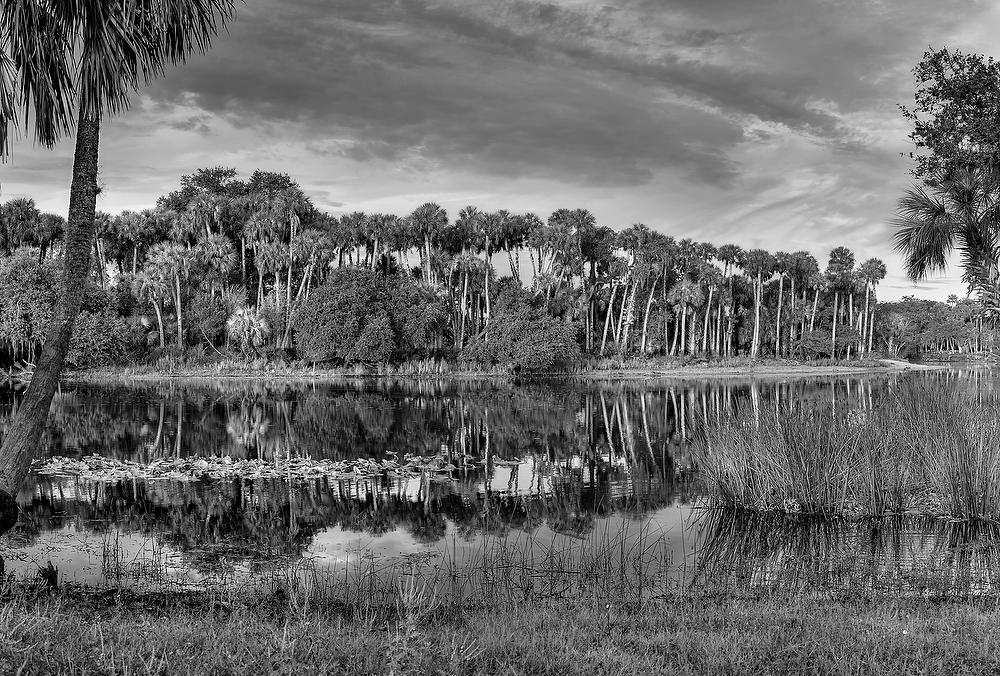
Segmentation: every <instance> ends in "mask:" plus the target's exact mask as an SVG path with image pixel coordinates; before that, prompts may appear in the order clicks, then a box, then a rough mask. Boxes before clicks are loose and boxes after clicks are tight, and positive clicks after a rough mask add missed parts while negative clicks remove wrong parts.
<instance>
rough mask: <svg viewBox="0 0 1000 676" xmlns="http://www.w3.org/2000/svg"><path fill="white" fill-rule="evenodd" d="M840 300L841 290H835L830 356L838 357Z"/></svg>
mask: <svg viewBox="0 0 1000 676" xmlns="http://www.w3.org/2000/svg"><path fill="white" fill-rule="evenodd" d="M839 302H840V292H839V291H834V292H833V331H832V332H831V334H830V356H831V357H832V358H833V359H836V358H837V304H838V303H839Z"/></svg>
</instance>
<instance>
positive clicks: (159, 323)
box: [153, 298, 167, 348]
mask: <svg viewBox="0 0 1000 676" xmlns="http://www.w3.org/2000/svg"><path fill="white" fill-rule="evenodd" d="M153 310H155V311H156V328H157V330H158V331H159V334H160V347H161V348H163V347H166V346H167V337H166V334H165V333H164V331H163V310H161V309H160V300H159V299H158V298H154V299H153Z"/></svg>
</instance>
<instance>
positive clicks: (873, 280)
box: [858, 258, 886, 354]
mask: <svg viewBox="0 0 1000 676" xmlns="http://www.w3.org/2000/svg"><path fill="white" fill-rule="evenodd" d="M885 273H886V269H885V263H883V262H882V261H881V260H879V259H878V258H869V259H868V260H866V261H865V262H864V263H862V264H861V266H860V267H859V268H858V275H859V276H860V278H861V281H863V282H864V284H865V315H864V319H863V320H862V324H861V342H860V350H859V352H860V353H862V354H863V353H864V351H865V349H867V350H868V351H869V352H871V349H872V329H873V328H874V325H875V311H874V306H873V304H872V303H871V298H872V296H874V294H875V287H876V286H877V285H878V283H879V282H881V281H882V280H883V279H885Z"/></svg>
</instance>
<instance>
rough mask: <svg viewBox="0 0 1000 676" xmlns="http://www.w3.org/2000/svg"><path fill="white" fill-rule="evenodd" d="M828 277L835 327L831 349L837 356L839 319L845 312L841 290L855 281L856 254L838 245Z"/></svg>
mask: <svg viewBox="0 0 1000 676" xmlns="http://www.w3.org/2000/svg"><path fill="white" fill-rule="evenodd" d="M826 278H827V280H828V282H829V284H830V288H831V289H833V328H832V331H831V333H830V346H831V347H830V349H831V355H830V356H832V357H834V358H836V357H837V319H838V317H839V315H840V314H841V313H842V312H843V308H842V307H839V303H840V292H841V291H844V290H849V289H850V287H851V286H852V284H853V281H854V254H853V253H851V250H850V249H848V248H847V247H843V246H838V247H837V248H835V249H834V250H833V251H831V252H830V261H829V263H827V266H826Z"/></svg>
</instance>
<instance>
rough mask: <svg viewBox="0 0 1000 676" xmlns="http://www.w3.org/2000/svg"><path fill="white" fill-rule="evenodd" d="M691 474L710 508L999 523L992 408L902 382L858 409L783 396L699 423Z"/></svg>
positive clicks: (986, 401)
mask: <svg viewBox="0 0 1000 676" xmlns="http://www.w3.org/2000/svg"><path fill="white" fill-rule="evenodd" d="M696 457H697V463H698V468H699V475H700V476H701V478H702V479H703V481H704V482H705V483H706V488H707V489H708V491H709V492H710V494H711V495H712V497H711V498H710V501H711V502H712V503H713V504H714V505H717V506H725V507H735V508H741V509H754V510H762V511H769V510H774V511H784V512H788V513H799V512H801V513H807V514H820V515H831V514H838V515H847V516H883V515H886V514H899V513H904V512H909V513H917V514H925V515H933V516H943V517H949V518H953V519H962V520H989V521H996V520H1000V405H998V402H997V400H996V399H994V398H991V397H983V396H981V394H980V393H977V392H974V391H967V390H963V389H961V388H960V387H959V386H957V385H953V384H952V385H945V386H936V387H932V386H929V385H927V384H923V383H912V382H904V383H903V384H902V385H901V386H900V387H898V388H895V389H892V390H890V391H889V392H888V393H887V394H886V395H885V396H884V397H883V398H881V399H880V400H878V401H877V402H874V403H873V404H872V405H871V406H869V407H867V408H859V409H853V410H848V411H837V410H830V409H825V408H815V407H811V406H808V405H806V404H803V403H797V402H791V403H790V402H784V403H782V404H781V405H779V406H776V407H774V408H764V409H757V408H754V409H751V410H745V411H739V412H735V413H732V412H730V413H729V414H728V415H726V416H721V417H719V418H717V419H714V420H713V419H709V420H705V421H704V427H703V436H702V438H701V440H700V443H699V447H698V450H697V452H696Z"/></svg>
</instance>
